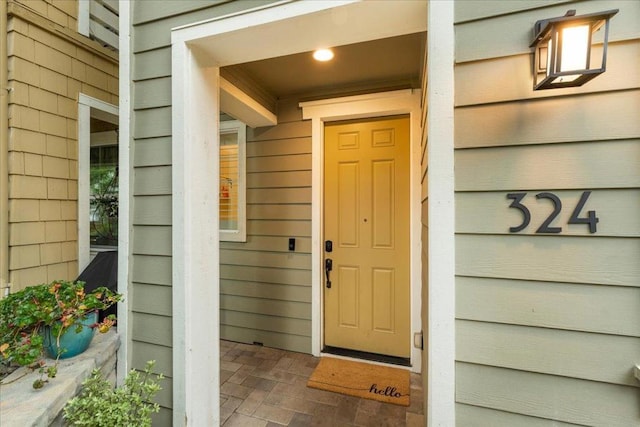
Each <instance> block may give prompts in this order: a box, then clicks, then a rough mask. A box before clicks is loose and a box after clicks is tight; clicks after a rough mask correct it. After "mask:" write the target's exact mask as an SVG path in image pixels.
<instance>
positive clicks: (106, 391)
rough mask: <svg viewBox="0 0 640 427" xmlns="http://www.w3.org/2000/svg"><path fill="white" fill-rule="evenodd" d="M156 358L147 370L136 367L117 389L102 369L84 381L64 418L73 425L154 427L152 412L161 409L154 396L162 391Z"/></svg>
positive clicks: (68, 405) (66, 406)
mask: <svg viewBox="0 0 640 427" xmlns="http://www.w3.org/2000/svg"><path fill="white" fill-rule="evenodd" d="M154 364H155V361H154V360H151V361H148V362H147V364H146V367H145V369H144V371H143V372H138V371H136V370H132V371H131V372H129V374H128V375H127V378H126V379H125V382H124V385H123V386H122V387H117V388H115V389H114V388H113V387H112V386H111V383H109V381H107V380H105V379H104V377H103V376H102V374H101V372H100V370H99V369H96V370H94V371H93V373H92V374H91V376H90V377H89V378H87V379H86V380H85V381H84V382H83V383H82V385H83V388H82V391H81V392H80V394H79V395H78V396H76V397H74V398H73V399H71V400H70V401H69V402H67V404H66V405H65V407H64V418H65V419H66V420H67V422H69V423H70V425H72V426H89V427H129V426H140V427H149V426H151V414H153V413H156V412H158V411H160V405H158V404H157V403H152V402H151V400H152V398H153V397H154V396H155V395H156V393H158V391H160V390H161V388H160V380H162V379H163V378H164V377H163V375H162V374H159V375H155V374H153V373H152V371H153V366H154Z"/></svg>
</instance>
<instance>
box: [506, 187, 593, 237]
mask: <svg viewBox="0 0 640 427" xmlns="http://www.w3.org/2000/svg"><path fill="white" fill-rule="evenodd" d="M526 195H527V193H507V199H512V200H513V202H511V204H510V205H509V207H510V208H514V209H518V210H519V211H520V212H522V224H520V225H517V226H515V227H509V232H510V233H517V232H519V231H522V230H524V229H525V228H527V226H528V225H529V223H530V222H531V212H529V209H528V208H527V207H526V206H525V205H524V203H523V201H524V198H525V196H526ZM590 195H591V191H585V192H584V193H582V196H581V197H580V200H579V201H578V204H577V205H576V207H575V209H574V210H573V212H572V213H571V217H570V218H569V224H588V225H589V232H590V233H595V232H596V224H597V223H598V221H599V219H598V217H597V216H596V211H588V212H587V215H586V217H580V212H581V211H582V208H583V207H584V204H585V203H586V202H587V199H588V198H589V196H590ZM536 199H549V200H551V203H553V212H551V214H550V215H549V216H548V217H547V219H545V220H544V222H543V223H542V225H540V227H538V229H537V230H536V233H538V234H544V233H560V232H561V231H562V227H551V226H550V225H551V223H552V222H553V220H554V219H556V217H557V216H558V215H560V212H561V211H562V201H561V200H560V197H558V196H556V195H555V194H553V193H538V194H536Z"/></svg>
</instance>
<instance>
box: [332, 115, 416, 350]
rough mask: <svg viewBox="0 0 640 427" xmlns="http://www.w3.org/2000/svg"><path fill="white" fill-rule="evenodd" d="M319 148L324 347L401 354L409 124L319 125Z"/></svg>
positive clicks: (406, 340) (396, 120)
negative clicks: (322, 131)
mask: <svg viewBox="0 0 640 427" xmlns="http://www.w3.org/2000/svg"><path fill="white" fill-rule="evenodd" d="M324 147H325V153H324V154H325V170H324V176H325V178H324V179H325V187H324V203H325V211H324V239H325V242H326V241H331V244H330V246H331V247H330V248H329V247H328V245H327V244H326V243H325V247H324V249H325V252H324V256H325V260H324V263H323V266H324V267H325V286H324V307H325V309H324V310H325V311H324V331H325V345H327V346H332V347H340V348H346V349H352V350H358V351H365V352H370V353H378V354H385V355H390V356H397V357H409V356H410V304H409V298H410V294H409V289H410V283H409V119H408V117H392V118H384V119H375V120H361V121H349V122H339V123H335V124H327V125H326V126H325V144H324ZM328 249H331V251H329V250H328ZM328 259H330V260H331V261H330V264H331V266H330V267H331V270H330V271H326V270H327V269H326V267H327V263H328V262H327V260H328ZM327 273H328V274H327ZM327 276H328V279H327ZM329 282H330V283H329Z"/></svg>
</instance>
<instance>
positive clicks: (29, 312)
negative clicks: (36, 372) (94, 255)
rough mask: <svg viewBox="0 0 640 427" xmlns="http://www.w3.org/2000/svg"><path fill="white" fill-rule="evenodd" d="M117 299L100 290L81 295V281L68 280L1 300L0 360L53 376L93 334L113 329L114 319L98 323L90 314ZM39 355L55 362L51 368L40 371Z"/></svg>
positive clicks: (39, 383) (38, 383) (41, 359)
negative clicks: (61, 361) (32, 368)
mask: <svg viewBox="0 0 640 427" xmlns="http://www.w3.org/2000/svg"><path fill="white" fill-rule="evenodd" d="M121 299H122V296H121V295H120V294H117V293H115V292H113V291H111V290H109V289H107V288H105V287H100V288H97V289H95V290H93V291H91V292H85V290H84V283H83V282H69V281H54V282H52V283H51V284H42V285H37V286H30V287H27V288H25V289H23V290H21V291H19V292H16V293H13V294H11V295H9V296H7V297H6V298H4V299H2V300H0V319H2V322H0V360H1V361H2V362H3V363H7V362H8V363H15V364H17V365H20V366H32V367H33V366H35V367H38V368H39V369H40V372H41V373H42V374H44V373H46V374H47V377H49V378H53V377H55V375H56V371H57V364H58V359H60V358H66V357H73V356H75V355H77V354H79V353H81V352H82V351H84V350H85V349H86V348H87V347H88V345H89V343H90V342H91V339H92V338H93V333H94V331H95V329H98V330H99V331H100V332H103V333H104V332H107V331H108V330H109V329H110V328H111V326H113V325H114V324H115V316H113V315H110V316H107V317H106V318H105V319H104V320H103V321H102V322H99V323H98V322H97V315H96V314H97V311H98V310H104V309H107V308H109V307H110V306H112V305H113V304H115V303H117V302H118V301H120V300H121ZM78 339H81V340H83V342H81V343H77V342H76V341H77V340H78ZM45 354H48V355H49V356H50V357H51V358H53V359H55V363H54V365H53V366H46V364H45V362H44V356H45ZM45 382H46V380H43V377H41V378H40V379H39V380H36V381H35V382H34V384H33V386H34V388H41V387H42V386H43V385H44V384H45Z"/></svg>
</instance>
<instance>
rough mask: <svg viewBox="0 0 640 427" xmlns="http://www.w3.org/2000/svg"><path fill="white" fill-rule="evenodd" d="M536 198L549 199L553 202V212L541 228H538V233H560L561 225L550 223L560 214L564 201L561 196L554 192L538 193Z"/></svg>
mask: <svg viewBox="0 0 640 427" xmlns="http://www.w3.org/2000/svg"><path fill="white" fill-rule="evenodd" d="M536 199H549V200H551V201H552V202H553V212H551V215H549V216H548V217H547V219H545V220H544V222H543V223H542V225H541V226H540V228H538V229H537V230H536V233H560V232H561V231H562V228H561V227H549V224H551V222H553V220H554V219H556V217H557V216H558V215H559V214H560V211H561V210H562V202H561V201H560V198H559V197H558V196H556V195H555V194H553V193H538V194H536Z"/></svg>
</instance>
